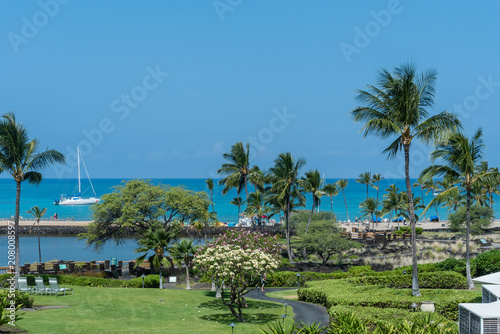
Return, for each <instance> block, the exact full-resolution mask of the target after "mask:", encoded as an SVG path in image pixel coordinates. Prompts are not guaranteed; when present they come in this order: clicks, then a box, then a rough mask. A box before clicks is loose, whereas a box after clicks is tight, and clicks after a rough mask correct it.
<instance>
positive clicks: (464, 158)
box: [421, 128, 488, 289]
mask: <svg viewBox="0 0 500 334" xmlns="http://www.w3.org/2000/svg"><path fill="white" fill-rule="evenodd" d="M483 149H484V144H483V140H482V130H481V129H480V128H479V129H478V130H477V131H476V133H475V134H474V135H473V136H472V138H470V139H469V138H467V137H466V136H465V135H464V134H463V133H460V132H455V133H452V134H450V135H449V136H448V138H446V139H445V140H443V141H442V142H440V143H439V144H438V145H437V147H436V149H435V150H434V152H432V153H431V158H432V161H433V162H434V161H436V160H439V161H442V162H443V164H442V165H431V166H429V167H427V168H426V169H424V170H423V171H422V174H421V175H423V176H424V177H425V178H431V177H433V176H436V175H438V176H439V175H452V176H455V177H457V178H458V180H459V181H458V185H457V186H455V187H453V188H449V189H447V190H445V191H443V192H442V193H441V194H439V195H437V196H436V198H434V199H433V200H432V202H435V201H439V200H441V198H445V197H446V196H447V194H448V193H450V192H451V191H453V189H455V188H457V187H458V188H459V189H462V190H463V191H465V195H466V203H467V204H466V210H467V211H466V212H467V214H466V216H467V232H466V237H465V247H466V257H467V262H466V275H467V282H468V286H469V289H472V288H474V282H472V276H471V272H470V254H469V239H470V237H469V235H470V223H471V218H470V206H471V202H472V192H473V189H474V186H475V185H476V184H477V183H480V179H481V178H482V177H484V176H487V175H488V173H487V172H486V173H485V172H478V170H477V167H478V165H479V164H480V162H481V158H482V155H483ZM432 202H431V203H429V205H427V207H426V209H425V210H427V209H428V208H429V207H430V206H431V204H433V203H432Z"/></svg>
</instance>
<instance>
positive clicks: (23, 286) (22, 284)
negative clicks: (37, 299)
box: [17, 277, 33, 295]
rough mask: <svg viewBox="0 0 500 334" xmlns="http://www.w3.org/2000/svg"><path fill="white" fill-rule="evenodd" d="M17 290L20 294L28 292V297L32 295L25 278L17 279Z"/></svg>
mask: <svg viewBox="0 0 500 334" xmlns="http://www.w3.org/2000/svg"><path fill="white" fill-rule="evenodd" d="M17 286H18V288H17V290H18V291H21V292H29V293H30V295H32V294H33V289H32V288H30V287H29V286H28V279H27V278H26V277H19V278H18V279H17Z"/></svg>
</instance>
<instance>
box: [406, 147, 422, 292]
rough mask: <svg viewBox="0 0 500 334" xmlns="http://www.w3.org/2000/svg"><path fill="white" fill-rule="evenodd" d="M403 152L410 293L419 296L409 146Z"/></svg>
mask: <svg viewBox="0 0 500 334" xmlns="http://www.w3.org/2000/svg"><path fill="white" fill-rule="evenodd" d="M404 150H405V176H406V193H407V194H408V212H409V214H410V227H411V259H412V284H411V290H412V291H411V293H412V295H413V296H420V295H421V294H420V289H419V287H418V267H417V265H418V263H417V233H416V229H415V227H416V222H415V209H414V207H413V194H412V191H411V183H410V146H409V145H404Z"/></svg>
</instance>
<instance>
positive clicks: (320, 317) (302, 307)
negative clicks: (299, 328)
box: [245, 288, 330, 326]
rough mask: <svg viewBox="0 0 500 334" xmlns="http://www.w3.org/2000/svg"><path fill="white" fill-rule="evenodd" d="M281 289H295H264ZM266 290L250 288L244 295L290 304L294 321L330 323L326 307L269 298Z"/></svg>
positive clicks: (271, 289) (272, 290) (269, 290)
mask: <svg viewBox="0 0 500 334" xmlns="http://www.w3.org/2000/svg"><path fill="white" fill-rule="evenodd" d="M283 290H296V289H293V288H288V289H283V288H269V289H266V292H275V291H283ZM266 292H260V291H257V290H252V291H251V292H249V293H248V294H247V295H245V297H249V298H253V299H257V300H259V299H260V300H268V301H272V302H277V303H281V304H284V303H287V305H288V306H291V307H292V308H293V312H294V313H295V317H294V318H293V320H295V322H298V323H300V322H301V321H303V322H304V323H306V324H307V323H309V324H312V323H313V322H316V323H317V324H318V323H319V324H322V325H324V326H328V324H329V323H330V321H329V317H328V312H327V310H326V307H324V306H321V305H317V304H311V303H304V302H299V301H294V300H285V299H277V298H270V297H267V296H266V295H265V294H266Z"/></svg>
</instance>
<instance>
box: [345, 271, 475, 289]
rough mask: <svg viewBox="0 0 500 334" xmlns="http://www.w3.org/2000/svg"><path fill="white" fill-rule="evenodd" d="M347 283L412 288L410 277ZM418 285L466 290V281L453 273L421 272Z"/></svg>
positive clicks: (358, 280) (358, 278)
mask: <svg viewBox="0 0 500 334" xmlns="http://www.w3.org/2000/svg"><path fill="white" fill-rule="evenodd" d="M349 281H350V282H352V283H354V284H359V285H382V286H385V287H390V288H400V289H402V288H406V289H408V288H411V286H412V275H384V276H363V277H356V278H350V279H349ZM418 285H419V287H420V288H423V289H467V279H466V278H465V277H464V276H462V275H460V274H459V273H456V272H453V271H443V272H423V273H419V275H418Z"/></svg>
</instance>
